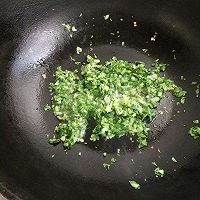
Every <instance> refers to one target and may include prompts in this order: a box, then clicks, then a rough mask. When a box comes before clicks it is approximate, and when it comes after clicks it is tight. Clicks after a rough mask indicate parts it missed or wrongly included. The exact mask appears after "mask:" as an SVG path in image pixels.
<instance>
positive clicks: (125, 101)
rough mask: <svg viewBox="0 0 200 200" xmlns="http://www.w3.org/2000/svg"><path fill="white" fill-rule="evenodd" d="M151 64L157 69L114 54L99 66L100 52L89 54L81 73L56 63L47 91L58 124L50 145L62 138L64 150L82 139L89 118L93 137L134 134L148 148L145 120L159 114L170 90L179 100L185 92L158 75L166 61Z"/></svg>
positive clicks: (93, 139)
mask: <svg viewBox="0 0 200 200" xmlns="http://www.w3.org/2000/svg"><path fill="white" fill-rule="evenodd" d="M80 52H82V49H81V48H80V47H77V53H80ZM152 66H153V67H154V69H153V70H152V69H148V68H146V67H145V64H144V63H143V62H135V63H129V62H127V61H124V60H118V59H117V58H116V57H113V58H112V59H110V60H109V61H107V62H105V63H104V64H103V63H102V64H101V63H100V60H99V59H98V58H97V57H96V56H95V57H92V56H89V55H88V56H87V62H86V63H85V64H84V65H83V66H82V68H81V69H80V70H81V72H80V73H79V72H78V71H77V70H75V71H68V70H66V71H63V70H62V69H61V67H58V68H57V70H56V72H55V74H54V77H55V82H54V83H50V85H49V91H50V92H51V95H52V106H51V108H52V110H53V113H54V115H55V116H56V117H57V118H58V119H59V120H60V123H59V124H58V125H57V126H56V128H55V132H56V135H55V136H54V137H53V138H51V139H50V143H51V144H57V143H59V142H62V143H63V146H64V148H70V147H71V146H72V145H74V144H75V143H78V142H84V136H85V130H86V128H87V126H88V119H89V118H93V119H94V120H95V121H96V127H95V128H94V130H93V133H92V135H91V137H90V140H91V141H97V140H100V139H105V140H109V139H112V138H114V137H117V138H120V137H122V136H124V135H128V136H130V137H131V136H133V135H135V134H136V136H137V141H138V146H139V148H141V147H144V146H147V138H148V132H149V128H148V127H147V123H149V122H151V121H152V120H153V119H154V118H155V116H156V112H155V109H156V108H157V106H158V102H159V101H160V100H161V99H163V98H164V97H165V95H166V93H167V92H172V94H173V95H174V96H176V97H180V98H181V97H184V96H185V95H186V92H185V91H183V90H182V88H180V87H178V86H176V85H175V84H174V82H173V81H172V80H169V79H166V78H165V77H161V76H160V75H158V74H159V73H160V72H162V71H164V70H165V68H166V65H165V64H161V63H159V60H156V61H154V62H153V64H152ZM79 74H81V78H80V77H79Z"/></svg>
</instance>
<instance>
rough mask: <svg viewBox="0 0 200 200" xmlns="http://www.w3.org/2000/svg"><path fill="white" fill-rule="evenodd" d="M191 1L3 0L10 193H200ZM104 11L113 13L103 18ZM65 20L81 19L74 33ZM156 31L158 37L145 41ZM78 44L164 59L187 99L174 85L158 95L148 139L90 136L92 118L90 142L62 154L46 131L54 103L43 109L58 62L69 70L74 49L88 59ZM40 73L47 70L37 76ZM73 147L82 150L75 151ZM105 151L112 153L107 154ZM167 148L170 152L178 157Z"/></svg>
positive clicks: (4, 147)
mask: <svg viewBox="0 0 200 200" xmlns="http://www.w3.org/2000/svg"><path fill="white" fill-rule="evenodd" d="M192 2H193V5H192V4H191V1H190V2H189V1H184V2H182V4H179V1H178V0H175V1H168V2H165V1H163V2H160V1H148V2H147V1H142V2H141V1H115V2H107V1H103V2H102V1H101V2H98V1H87V2H85V1H84V2H81V1H74V2H70V1H63V0H59V1H48V2H46V1H40V2H37V1H34V2H33V1H30V2H17V3H13V4H12V5H11V4H10V3H9V2H6V1H3V3H0V4H2V8H1V11H2V12H1V14H0V23H1V27H2V30H1V31H0V36H1V37H0V38H1V40H0V44H1V51H2V52H1V54H0V64H1V65H0V66H1V72H0V78H1V80H2V81H1V84H0V96H1V100H0V101H1V102H0V125H1V131H0V134H1V140H0V155H1V160H0V162H1V164H0V178H1V182H2V186H1V187H0V188H1V191H2V192H4V193H6V194H7V195H12V198H13V199H16V198H17V196H19V197H21V198H22V199H33V200H34V199H37V200H39V199H41V200H43V199H48V200H49V199H59V200H62V199H73V200H74V199H78V198H79V199H89V198H95V199H121V198H123V197H126V199H130V198H131V199H136V200H137V199H139V200H140V199H145V198H148V199H150V200H151V199H153V200H156V199H160V198H162V199H171V200H173V199H177V198H183V199H191V198H193V199H195V198H197V197H199V196H200V194H199V191H198V188H199V179H198V177H199V175H200V170H199V166H200V162H199V159H198V156H199V144H198V142H196V141H193V140H192V139H191V138H189V136H188V134H187V133H188V129H189V128H190V127H191V126H192V121H193V120H194V119H196V118H198V119H199V118H200V115H199V110H200V104H199V99H197V98H195V93H194V86H192V85H191V82H192V81H199V79H200V78H199V76H198V75H199V74H200V66H199V61H200V56H199V55H200V50H199V44H200V43H199V37H198V35H199V33H200V25H199V23H198V22H199V20H200V16H199V14H198V9H197V8H198V6H199V3H198V2H197V1H194V0H193V1H192ZM195 3H196V4H195ZM6 5H7V7H6ZM197 5H198V6H197ZM3 8H4V9H3ZM81 13H82V16H81V17H80V14H81ZM106 14H109V15H110V17H111V19H112V21H110V20H108V21H105V20H104V17H103V16H104V15H106ZM188 14H190V17H188V18H186V17H185V16H188ZM134 22H137V26H134ZM63 23H70V24H73V25H74V26H75V27H76V28H77V30H78V31H77V32H74V33H73V37H72V38H71V37H70V35H69V33H68V32H67V31H65V30H64V29H63V27H62V24H63ZM118 31H119V34H117V32H118ZM155 32H157V33H158V36H157V39H156V41H155V42H151V41H150V38H151V37H152V36H153V35H154V34H155ZM110 33H115V35H112V34H110ZM92 35H93V36H92ZM117 35H120V37H117ZM122 42H124V43H125V46H126V47H123V46H122V45H121V43H122ZM77 46H80V47H81V48H83V51H84V53H85V54H86V55H87V54H88V53H90V54H91V51H90V48H91V47H92V48H93V49H94V50H93V52H94V53H95V54H96V55H97V56H98V57H99V58H100V59H101V60H102V62H104V61H106V60H108V59H109V58H111V57H112V56H116V57H118V58H120V59H124V60H128V61H135V60H141V61H144V62H145V63H146V64H147V65H149V66H150V63H151V62H152V61H153V60H155V59H157V58H159V59H160V60H161V61H162V62H164V63H167V64H169V66H168V69H167V71H166V73H165V75H166V77H168V78H170V79H172V80H174V81H175V83H176V84H177V85H179V86H181V87H182V88H183V89H185V90H186V91H187V92H188V96H187V101H186V103H185V105H184V106H177V105H176V103H174V104H171V100H172V99H173V97H172V96H171V95H170V94H168V96H167V97H166V98H165V99H164V100H163V101H162V105H165V106H166V107H168V108H169V110H170V112H169V113H165V114H164V115H159V116H158V117H157V119H156V120H155V121H154V122H153V123H155V124H156V125H157V128H156V129H153V128H152V132H151V133H150V139H149V146H148V147H147V148H145V149H143V150H139V149H138V148H137V144H136V142H135V143H132V142H130V140H129V138H127V137H123V138H120V139H114V140H111V141H106V142H104V141H99V142H97V143H91V142H90V141H89V139H88V138H89V135H90V134H91V130H92V128H93V124H92V122H91V123H90V125H91V126H89V127H88V130H87V134H86V142H88V145H84V144H77V145H75V146H74V147H73V148H72V149H71V150H70V151H68V152H67V155H66V154H65V152H64V151H63V148H62V145H57V146H55V147H53V146H51V145H49V144H48V137H47V135H52V134H53V131H54V127H55V126H56V124H57V123H58V121H57V120H56V118H55V117H54V116H53V114H52V113H51V112H44V110H43V106H44V105H45V104H46V103H49V102H50V98H51V97H50V95H49V92H48V84H49V82H50V81H53V80H54V79H53V76H52V74H53V72H54V70H55V68H56V67H57V66H59V65H61V66H63V68H64V69H70V70H74V69H75V66H74V64H73V62H71V61H70V56H72V57H74V58H76V59H78V60H80V61H83V60H84V59H85V55H82V56H77V55H76V47H77ZM144 48H147V49H149V51H148V53H149V55H148V54H144V52H142V49H144ZM44 73H45V74H46V75H47V79H43V77H42V74H44ZM181 76H184V77H186V81H183V80H181V78H180V77H181ZM184 110H185V111H184ZM177 111H178V112H179V111H180V113H179V114H177ZM174 115H176V117H174ZM172 118H173V122H170V119H172ZM117 148H120V149H121V156H120V157H117V164H116V166H114V167H113V169H112V170H111V171H110V172H106V171H105V169H104V168H103V167H102V164H103V163H104V162H109V160H110V158H111V157H113V156H114V157H116V154H117ZM158 149H159V150H160V151H161V153H159V152H158ZM79 152H81V153H82V156H78V153H79ZM103 152H107V153H108V156H107V157H106V158H104V157H103ZM52 155H54V157H53V158H52ZM171 157H176V159H177V160H178V164H177V165H175V164H174V163H172V162H171ZM152 162H156V163H158V164H159V166H162V168H164V169H165V172H166V174H167V175H166V178H164V179H162V180H156V178H155V176H154V174H153V169H154V166H153V165H152ZM131 178H134V179H137V180H138V182H140V184H141V185H142V189H141V192H137V193H135V192H134V191H132V190H131V188H130V187H128V180H129V179H131ZM5 188H6V189H5ZM12 198H11V199H12Z"/></svg>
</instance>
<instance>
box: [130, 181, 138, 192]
mask: <svg viewBox="0 0 200 200" xmlns="http://www.w3.org/2000/svg"><path fill="white" fill-rule="evenodd" d="M129 184H130V185H131V187H132V188H134V189H135V190H139V189H140V184H139V183H137V182H136V181H134V180H130V181H129Z"/></svg>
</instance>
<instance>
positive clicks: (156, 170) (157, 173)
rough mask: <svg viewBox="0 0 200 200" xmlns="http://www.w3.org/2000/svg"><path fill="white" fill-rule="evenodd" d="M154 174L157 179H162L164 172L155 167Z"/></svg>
mask: <svg viewBox="0 0 200 200" xmlns="http://www.w3.org/2000/svg"><path fill="white" fill-rule="evenodd" d="M154 173H155V175H156V178H158V177H163V176H164V174H165V172H164V170H163V169H160V168H159V167H157V168H156V169H155V170H154Z"/></svg>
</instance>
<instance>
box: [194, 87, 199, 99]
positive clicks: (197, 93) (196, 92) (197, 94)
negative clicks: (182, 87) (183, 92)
mask: <svg viewBox="0 0 200 200" xmlns="http://www.w3.org/2000/svg"><path fill="white" fill-rule="evenodd" d="M199 87H200V85H197V88H196V90H195V94H196V97H199Z"/></svg>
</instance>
